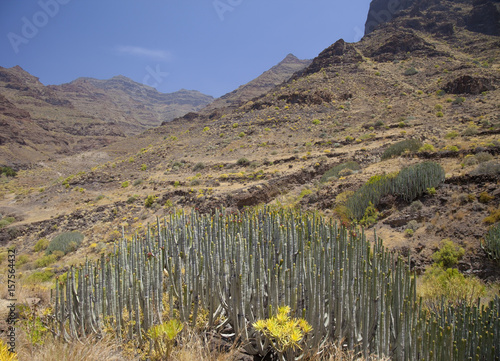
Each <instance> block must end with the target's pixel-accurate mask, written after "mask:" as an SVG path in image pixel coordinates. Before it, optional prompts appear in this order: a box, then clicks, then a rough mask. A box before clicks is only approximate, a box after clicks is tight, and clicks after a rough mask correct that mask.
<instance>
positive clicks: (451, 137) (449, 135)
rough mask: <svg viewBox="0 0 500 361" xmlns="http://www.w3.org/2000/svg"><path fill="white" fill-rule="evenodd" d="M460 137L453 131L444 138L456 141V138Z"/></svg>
mask: <svg viewBox="0 0 500 361" xmlns="http://www.w3.org/2000/svg"><path fill="white" fill-rule="evenodd" d="M458 135H459V134H458V132H456V131H454V130H453V131H451V132H449V133H448V134H446V135H445V136H444V137H445V138H446V139H455V138H456V137H458Z"/></svg>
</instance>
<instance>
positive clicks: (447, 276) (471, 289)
mask: <svg viewBox="0 0 500 361" xmlns="http://www.w3.org/2000/svg"><path fill="white" fill-rule="evenodd" d="M485 291H486V288H485V286H484V284H483V282H481V280H480V279H478V278H476V277H465V276H464V275H463V274H461V273H460V272H459V271H458V270H457V269H456V268H446V269H445V268H443V267H441V266H439V265H437V264H434V265H432V266H431V267H430V268H429V269H427V270H426V272H425V274H424V276H423V282H422V286H421V287H420V295H421V296H422V301H423V303H424V305H425V307H427V308H428V309H429V310H431V311H434V312H439V311H440V310H441V307H442V305H443V304H444V305H446V306H453V307H459V308H461V307H463V306H467V307H473V306H474V305H475V304H477V300H478V298H479V297H481V296H484V295H485Z"/></svg>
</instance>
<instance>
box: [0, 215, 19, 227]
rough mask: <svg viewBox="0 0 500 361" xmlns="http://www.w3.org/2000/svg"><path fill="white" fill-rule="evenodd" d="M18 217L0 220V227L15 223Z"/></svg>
mask: <svg viewBox="0 0 500 361" xmlns="http://www.w3.org/2000/svg"><path fill="white" fill-rule="evenodd" d="M15 221H16V219H15V218H14V217H5V218H3V219H2V220H0V228H3V227H7V226H8V225H9V224H11V223H14V222H15Z"/></svg>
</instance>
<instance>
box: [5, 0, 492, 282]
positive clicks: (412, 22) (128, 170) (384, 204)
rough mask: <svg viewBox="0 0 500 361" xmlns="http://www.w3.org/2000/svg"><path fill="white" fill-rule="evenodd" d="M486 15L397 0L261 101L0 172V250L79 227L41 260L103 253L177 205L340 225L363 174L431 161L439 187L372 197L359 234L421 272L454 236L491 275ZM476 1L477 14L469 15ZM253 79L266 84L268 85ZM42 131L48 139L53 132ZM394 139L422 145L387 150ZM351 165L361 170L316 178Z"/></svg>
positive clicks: (234, 96) (18, 115) (22, 113)
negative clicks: (0, 222) (301, 215)
mask: <svg viewBox="0 0 500 361" xmlns="http://www.w3.org/2000/svg"><path fill="white" fill-rule="evenodd" d="M389 3H392V2H391V1H385V2H384V1H373V3H372V10H373V9H375V10H376V11H378V12H380V11H382V10H383V9H384V7H385V9H387V11H389V10H388V9H389ZM405 4H406V3H405ZM497 8H498V2H496V1H474V2H473V1H458V2H457V1H446V0H443V1H427V0H421V1H417V0H415V1H413V2H408V3H407V4H406V5H405V6H404V7H402V8H401V9H398V10H397V11H394V12H393V14H392V15H391V17H390V18H387V19H386V20H385V21H383V22H379V23H378V24H377V26H376V27H374V28H373V29H371V28H370V31H367V35H366V36H365V37H364V38H363V39H362V40H361V41H359V42H358V43H346V42H345V41H343V40H338V41H336V42H334V43H333V44H332V45H331V46H330V47H329V48H327V49H325V50H324V51H323V52H321V53H320V54H319V55H318V56H317V57H316V58H315V59H314V60H313V61H312V62H311V63H310V64H309V65H308V66H307V67H305V68H303V69H298V70H299V71H298V72H297V73H295V74H294V75H293V76H291V78H289V79H287V80H285V79H283V80H284V82H282V83H280V84H279V85H277V86H274V87H273V88H272V89H271V90H269V91H266V92H265V93H264V94H262V95H259V96H255V95H256V94H257V93H258V91H255V92H254V91H247V90H246V89H245V87H242V88H239V89H238V90H237V91H235V92H233V93H230V94H228V95H227V96H225V97H223V98H221V99H219V100H217V101H216V102H214V103H213V104H212V105H210V106H209V107H208V108H205V109H203V110H201V111H200V112H197V113H189V114H187V115H185V116H183V117H180V118H177V119H175V120H173V121H171V122H167V123H163V124H162V126H160V127H157V128H154V129H152V130H148V131H145V132H144V133H141V134H140V135H137V136H131V137H127V138H124V140H122V141H115V142H113V143H112V144H110V145H109V146H107V147H105V148H102V149H99V150H98V151H89V152H85V153H80V154H77V155H72V156H71V157H67V158H63V159H59V160H57V161H56V160H55V161H47V162H44V163H43V165H38V166H37V167H35V168H33V169H29V170H24V171H20V172H19V173H18V175H17V177H15V178H13V179H10V178H6V177H3V178H2V185H1V187H2V188H1V189H0V191H1V196H2V199H1V200H0V213H1V214H2V215H3V216H4V217H7V216H11V217H13V218H14V219H15V221H13V222H12V223H10V225H8V226H5V227H4V228H2V229H1V230H0V244H1V245H3V246H7V245H10V244H16V245H17V246H18V250H19V252H21V253H24V254H28V255H29V256H30V257H32V258H36V257H38V255H37V254H36V253H35V252H34V251H33V247H34V245H35V244H36V243H37V242H38V241H39V240H40V239H42V238H47V239H52V238H53V237H55V236H56V235H57V234H60V233H61V232H64V231H73V230H78V231H80V232H82V233H84V235H85V240H84V242H83V244H82V246H81V248H80V249H79V250H78V251H77V252H75V253H74V254H72V255H71V256H66V257H63V258H62V259H60V260H59V261H58V262H57V263H56V264H54V265H52V266H51V267H52V269H53V270H54V272H56V273H59V272H64V270H66V269H67V267H68V265H70V264H74V263H77V262H80V261H81V259H82V258H83V257H84V256H85V255H91V256H92V255H97V254H98V251H102V250H106V249H111V248H112V247H113V242H114V241H115V240H116V239H117V238H119V237H121V232H122V229H123V231H124V233H125V234H126V235H130V234H133V233H134V232H136V231H138V230H140V229H141V227H143V226H144V225H145V224H147V223H149V222H155V220H156V217H161V216H163V215H166V214H168V213H170V212H173V211H175V209H176V207H182V208H185V209H193V208H196V209H198V210H200V211H202V212H212V211H213V210H214V209H215V208H216V207H225V208H228V209H229V210H244V208H245V207H247V206H259V205H262V204H271V205H277V206H282V207H283V206H284V207H298V208H301V209H304V210H310V211H318V212H321V213H322V214H324V215H326V216H328V217H332V218H333V219H336V220H343V221H346V218H345V214H343V213H342V212H341V209H342V208H341V206H342V205H343V204H344V202H345V199H346V198H348V197H349V196H352V194H353V192H355V191H356V190H358V189H359V188H360V187H361V186H362V185H363V184H365V183H366V182H367V181H369V180H370V179H371V177H373V176H380V175H383V174H391V173H393V172H398V171H400V170H401V169H403V168H404V167H407V166H409V165H412V164H416V163H420V162H423V161H433V162H436V163H438V164H440V165H441V166H442V168H443V169H444V171H445V175H446V176H445V181H444V182H442V183H441V184H440V185H439V186H438V187H436V189H434V190H433V191H431V190H429V192H427V193H425V194H424V195H422V196H421V197H419V198H418V199H416V200H414V201H412V202H405V201H403V200H401V199H399V198H397V197H391V196H387V197H385V198H383V199H382V200H381V202H380V204H378V205H377V219H376V222H374V223H373V224H371V225H369V226H368V230H367V231H366V232H367V234H369V237H371V238H372V239H373V238H374V236H373V232H374V231H375V232H376V234H377V236H379V237H381V238H382V239H383V240H384V242H385V244H386V245H388V246H389V247H390V248H391V249H393V250H395V251H396V252H400V253H403V254H405V255H406V254H408V253H411V255H412V266H413V267H414V269H416V270H417V271H418V272H422V271H423V270H424V269H425V267H426V266H428V265H429V264H430V263H431V262H432V254H433V253H434V252H435V251H436V250H438V249H439V246H440V243H441V241H442V240H443V239H451V240H452V241H453V242H455V243H456V244H458V245H460V246H461V247H463V248H464V249H465V250H466V254H465V256H464V258H463V260H462V261H461V263H460V264H459V269H460V270H461V271H462V272H463V273H465V274H476V275H479V276H480V277H481V278H482V279H484V280H488V281H492V282H493V281H498V280H499V279H500V271H499V268H498V265H497V264H495V263H494V262H493V261H491V260H490V259H488V257H487V256H486V254H485V252H484V251H483V250H482V248H481V246H480V244H481V241H482V240H483V239H484V235H485V233H486V232H487V230H488V228H489V227H490V226H491V225H492V224H495V223H496V222H498V221H499V220H500V211H499V207H500V191H499V189H500V187H499V179H500V155H499V153H500V107H499V104H500V90H499V86H500V73H499V71H500V50H499V49H500V38H499V36H498V32H497V30H498V27H497V26H498V21H496V22H495V19H497V15H496V14H497V13H496V12H495V11H496V10H495V9H497ZM484 9H487V11H488V14H489V15H488V16H487V17H484V16H478V15H476V14H478V13H481V12H482V11H485V10H484ZM369 19H370V18H369ZM492 19H493V20H492ZM367 23H368V21H367ZM495 29H496V30H495ZM332 40H333V39H332ZM287 58H288V60H292V63H295V65H297V67H299V64H298V63H297V61H296V60H295V59H293V58H292V57H287ZM285 60H286V59H285ZM282 65H283V64H282ZM295 65H294V66H295ZM299 68H300V67H299ZM290 69H294V68H292V67H290ZM4 73H5V71H4ZM270 74H271V75H272V72H271V73H270ZM268 75H269V74H268ZM279 79H281V78H279ZM115 81H116V82H117V83H118V84H121V85H123V84H124V82H123V81H122V79H115ZM276 81H278V78H276ZM33 82H34V80H33ZM259 83H260V84H261V86H262V87H264V85H265V87H270V86H271V84H272V83H273V81H269V80H265V81H261V80H259ZM109 84H112V83H108V85H106V86H112V87H115V86H116V87H118V88H119V86H118V85H109ZM35 85H36V82H35ZM90 86H93V87H96V86H97V85H95V84H94V83H93V82H90V81H87V80H78V81H75V82H74V83H71V84H69V85H64V86H61V88H67V89H73V90H71V91H70V90H68V92H69V93H70V94H71V92H72V91H75V90H74V89H75V88H77V87H82V88H85V87H90ZM30 89H34V88H33V87H30ZM42 89H46V91H47V93H43V95H39V97H41V98H43V99H50V102H52V103H54V104H52V105H49V104H51V103H50V102H47V101H45V103H44V105H43V106H40V109H42V110H43V111H44V112H49V111H54V112H55V111H56V109H59V108H58V107H59V105H57V104H58V101H60V99H62V98H60V97H59V95H58V94H60V93H58V92H59V90H55V88H53V87H47V88H42ZM262 89H264V88H262ZM2 91H3V90H2ZM9 91H10V90H9ZM18 91H20V90H18ZM30 91H33V90H30ZM8 94H9V93H8V92H7V94H6V95H5V99H3V98H0V99H1V107H3V109H5V111H4V112H7V113H9V114H13V118H15V119H18V123H17V124H21V123H20V122H26V123H25V124H26V127H27V126H28V124H29V126H33V127H35V126H40V125H39V122H38V121H37V119H40V116H37V117H39V118H37V119H35V116H34V114H41V112H42V110H40V109H39V110H37V112H38V113H36V112H35V107H34V105H33V104H34V103H33V104H32V105H31V106H30V107H28V106H26V107H20V105H19V104H20V101H18V102H17V103H16V102H13V101H12V100H10V98H9V97H8ZM75 97H76V95H75ZM66 99H69V100H67V101H68V102H71V104H73V100H72V98H71V97H69V98H66ZM80 99H81V98H80ZM87 99H89V98H87ZM61 101H62V100H61ZM137 101H139V100H137ZM41 102H42V101H41V100H39V103H37V104H39V105H40V104H41ZM30 104H31V103H30ZM81 104H84V103H83V101H82V103H81ZM217 104H220V106H219V107H217V106H216V105H217ZM80 106H83V105H80ZM74 109H75V111H76V110H78V109H80V108H78V107H77V105H74ZM82 109H83V108H82ZM141 109H142V110H141ZM147 109H148V107H147V106H144V108H139V109H136V110H134V111H136V112H139V111H147ZM26 111H27V112H29V114H28V113H27V112H26ZM78 111H83V110H78ZM86 114H87V115H85V116H86V117H88V116H90V115H88V113H86ZM30 115H31V116H30ZM114 116H115V114H113V113H110V114H109V118H107V121H106V122H103V124H104V123H105V124H106V126H107V125H109V121H111V120H113V119H114ZM82 119H83V118H82ZM85 119H87V118H85ZM86 124H87V123H86V122H84V121H83V120H82V121H81V125H82V126H84V125H86ZM99 124H101V123H99ZM103 126H104V125H103ZM44 129H45V131H46V132H47V133H43V134H47V139H52V138H50V134H53V132H54V129H53V128H50V127H49V126H46V127H44ZM109 129H110V130H111V129H116V127H113V128H109ZM122 135H123V136H125V135H126V134H125V132H123V134H122ZM96 136H97V135H96ZM405 140H407V141H408V140H415V141H418V142H419V147H418V148H417V149H413V150H410V149H408V150H406V151H404V152H400V153H399V154H396V155H395V156H393V157H387V158H385V157H383V155H384V152H386V151H387V150H388V149H389V148H390V147H391V146H392V145H394V144H396V143H399V142H401V141H405ZM56 141H57V138H54V142H56ZM2 142H4V140H3V138H2ZM26 142H27V143H28V140H26ZM33 142H34V141H33ZM5 144H7V143H5ZM33 144H34V145H33V147H34V146H36V144H35V143H33ZM54 144H57V146H60V147H61V149H63V145H61V144H59V143H54ZM70 145H71V144H70ZM8 147H11V146H10V145H9V146H8ZM347 162H355V163H356V164H357V167H354V169H344V170H343V171H342V172H339V173H338V174H336V175H335V176H331V177H328V176H327V175H328V173H327V172H328V171H330V170H331V169H332V168H334V167H335V166H338V165H341V164H345V163H347ZM347 221H350V222H352V223H353V224H356V222H354V221H353V220H352V219H350V220H349V219H347ZM358 221H359V220H358ZM96 250H97V251H96ZM26 272H30V270H29V267H26Z"/></svg>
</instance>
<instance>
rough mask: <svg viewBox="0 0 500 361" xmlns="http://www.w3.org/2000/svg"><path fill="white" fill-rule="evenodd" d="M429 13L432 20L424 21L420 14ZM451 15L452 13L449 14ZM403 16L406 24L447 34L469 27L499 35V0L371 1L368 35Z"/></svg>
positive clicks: (429, 18) (366, 27)
mask: <svg viewBox="0 0 500 361" xmlns="http://www.w3.org/2000/svg"><path fill="white" fill-rule="evenodd" d="M422 15H424V16H426V15H429V16H428V17H427V18H428V20H429V21H432V22H434V25H433V24H432V22H429V23H427V24H422V22H420V21H419V20H418V17H420V16H422ZM448 15H449V16H448ZM398 17H404V18H405V25H406V27H409V28H414V29H417V30H420V28H422V27H423V25H425V26H426V30H431V31H433V32H434V33H438V34H439V33H441V34H444V35H452V34H453V27H454V26H460V27H462V26H466V28H467V29H468V30H470V31H473V32H478V33H482V34H486V35H500V1H499V0H455V1H453V2H451V1H446V0H372V2H371V4H370V10H369V12H368V17H367V20H366V24H365V35H367V34H370V33H372V32H373V31H374V30H375V29H377V28H378V27H380V26H382V25H383V24H386V23H388V22H390V21H391V20H393V19H395V18H398Z"/></svg>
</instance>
